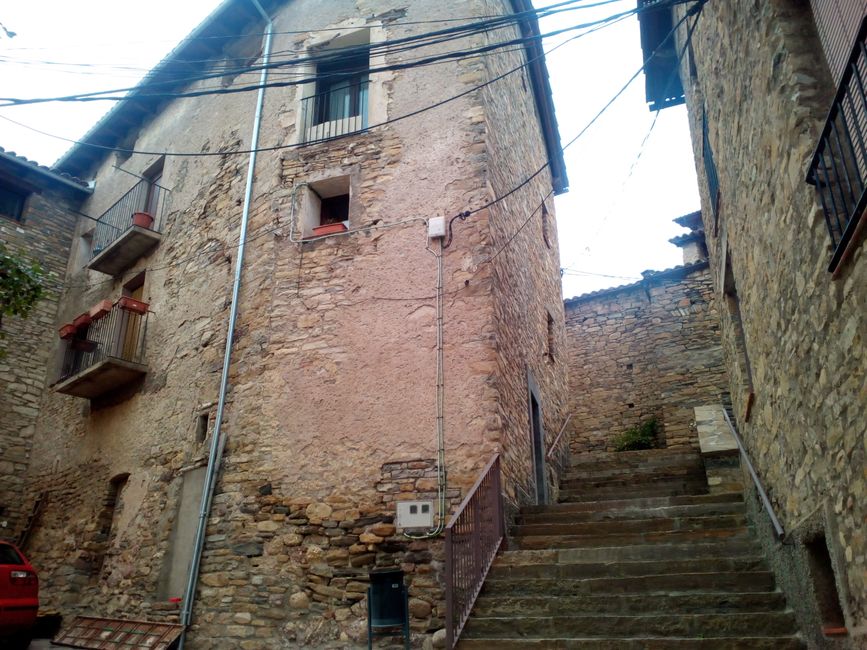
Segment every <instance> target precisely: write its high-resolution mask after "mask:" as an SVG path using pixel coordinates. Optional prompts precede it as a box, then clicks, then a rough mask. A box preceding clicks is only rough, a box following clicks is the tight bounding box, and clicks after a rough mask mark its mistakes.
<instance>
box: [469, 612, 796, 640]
mask: <svg viewBox="0 0 867 650" xmlns="http://www.w3.org/2000/svg"><path fill="white" fill-rule="evenodd" d="M795 629H796V628H795V617H794V615H793V614H792V613H791V612H749V613H740V612H738V613H724V614H718V613H714V614H658V613H657V614H645V615H641V616H618V615H608V616H599V615H596V614H589V615H574V616H496V617H472V618H470V620H469V621H468V622H467V625H466V627H465V628H464V632H463V636H464V637H465V638H468V639H471V638H473V637H476V638H488V639H491V638H516V637H517V638H520V637H543V638H545V637H567V638H568V637H569V636H585V637H605V636H633V635H636V636H637V635H641V636H650V637H653V636H673V637H690V636H694V637H702V638H709V637H733V636H738V635H744V636H749V635H753V634H757V633H758V634H761V635H764V636H787V635H791V634H792V632H793V631H794V630H795Z"/></svg>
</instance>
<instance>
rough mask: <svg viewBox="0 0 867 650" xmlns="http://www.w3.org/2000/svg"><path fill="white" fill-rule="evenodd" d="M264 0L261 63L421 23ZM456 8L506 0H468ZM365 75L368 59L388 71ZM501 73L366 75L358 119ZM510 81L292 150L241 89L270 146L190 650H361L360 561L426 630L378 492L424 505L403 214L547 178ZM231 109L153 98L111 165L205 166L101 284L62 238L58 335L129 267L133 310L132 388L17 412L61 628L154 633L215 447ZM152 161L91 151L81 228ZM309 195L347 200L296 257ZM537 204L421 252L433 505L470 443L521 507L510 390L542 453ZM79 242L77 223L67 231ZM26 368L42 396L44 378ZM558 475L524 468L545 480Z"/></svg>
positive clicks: (473, 65) (47, 581)
mask: <svg viewBox="0 0 867 650" xmlns="http://www.w3.org/2000/svg"><path fill="white" fill-rule="evenodd" d="M267 6H268V7H270V8H272V9H273V15H274V29H275V31H276V32H277V34H278V35H277V36H275V44H274V47H275V49H278V50H286V49H292V50H301V51H312V50H315V49H316V48H319V47H325V46H327V45H328V41H327V40H323V39H324V37H323V34H324V33H326V31H327V30H331V31H328V33H329V34H331V35H332V36H333V38H334V39H337V40H335V42H336V43H339V42H340V41H339V39H340V38H343V37H346V38H350V39H352V38H357V36H358V34H359V33H364V34H369V37H370V39H371V41H376V40H392V39H397V38H401V37H405V36H409V35H412V34H414V33H417V32H419V31H423V30H424V29H427V27H422V25H427V26H429V24H430V23H428V22H426V21H436V20H441V19H443V18H446V17H447V16H445V15H444V14H443V9H442V7H440V6H438V5H437V4H436V3H427V2H409V3H401V4H399V5H397V4H393V3H391V2H389V1H387V0H375V1H374V0H371V1H365V2H360V3H358V2H350V1H348V0H346V1H345V0H339V1H335V2H333V3H329V10H328V12H327V15H326V14H325V12H322V11H318V10H315V9H311V5H310V3H304V2H294V1H293V2H285V3H276V2H275V3H269V4H268V5H267ZM462 11H463V12H465V13H466V15H478V16H489V15H493V14H504V13H509V12H511V11H513V7H512V5H511V3H509V2H498V1H494V0H486V1H482V0H474V1H472V2H467V3H464V5H463V6H462ZM261 28H262V24H261V23H256V22H253V23H251V24H249V25H246V26H245V27H243V30H242V31H243V32H244V33H249V34H255V33H257V32H258V33H260V32H261ZM305 30H309V33H307V32H305ZM517 33H518V32H517V28H516V27H510V28H505V29H504V30H502V32H501V33H497V34H487V35H473V36H471V37H468V38H467V39H466V42H465V44H466V45H467V46H474V45H475V46H483V45H485V44H486V43H487V42H488V39H491V40H499V39H502V38H507V37H509V38H514V37H515V36H516V35H517ZM440 47H448V46H440ZM435 49H436V48H434V49H433V50H432V51H435ZM212 56H213V57H216V56H217V53H215V54H213V55H212ZM382 56H383V57H384V62H385V63H389V64H390V63H400V62H402V61H403V60H404V58H403V57H406V56H407V55H406V54H400V53H395V54H386V55H382ZM524 57H526V55H525V54H524V53H523V52H522V51H519V50H509V51H508V52H507V53H504V54H503V55H502V56H490V57H477V58H472V59H468V60H461V61H457V62H454V63H449V64H448V65H440V66H428V67H422V68H410V69H407V70H401V71H394V72H380V73H375V74H371V82H370V110H371V115H373V116H374V117H379V118H383V119H389V118H394V117H398V116H401V115H405V114H408V113H411V112H413V111H416V110H419V109H421V108H424V107H425V106H429V105H431V104H434V103H435V102H437V101H438V100H440V99H442V98H443V97H444V96H452V95H458V94H459V93H461V92H463V91H467V90H472V89H473V88H475V87H476V86H478V85H479V84H481V83H483V82H484V81H486V80H487V79H491V78H493V77H494V76H496V75H498V74H500V73H501V72H502V71H505V70H507V69H511V68H514V67H517V66H518V65H520V63H521V61H523V60H525V58H524ZM224 82H225V83H227V84H230V85H231V84H244V83H246V81H244V80H243V79H241V78H239V79H235V80H224ZM528 82H529V79H526V78H525V79H522V78H521V77H520V75H519V74H513V75H509V76H507V77H505V78H504V79H503V80H501V81H497V82H495V83H493V84H491V85H490V86H488V87H486V88H485V89H484V90H472V92H469V93H468V94H466V95H465V96H463V97H460V98H459V99H457V100H455V101H452V102H450V103H449V104H447V105H445V106H444V107H441V108H439V109H434V110H431V111H426V112H424V113H422V114H421V116H419V117H417V118H411V119H406V120H400V121H396V122H394V123H392V124H390V125H388V126H387V127H379V128H371V129H370V130H369V131H367V132H362V133H358V134H355V135H352V136H349V137H346V138H342V139H340V140H336V141H330V142H321V143H315V144H310V145H306V146H297V144H298V143H299V140H300V139H302V134H300V133H299V126H298V125H299V119H300V118H299V114H300V100H301V92H302V91H301V89H300V87H292V86H290V87H288V88H278V89H268V91H267V92H266V95H265V105H264V110H263V115H264V121H263V124H262V134H261V140H260V143H259V144H260V146H262V147H269V146H283V147H284V148H282V149H278V150H274V151H268V152H262V153H260V154H259V157H258V161H257V166H256V175H255V187H254V194H253V201H252V205H251V210H250V221H249V226H248V239H247V241H248V243H247V247H246V251H245V262H244V267H243V276H242V278H243V281H242V285H241V294H240V299H239V309H238V323H237V328H236V332H235V337H234V351H233V356H232V364H231V366H230V373H229V391H228V395H227V403H226V410H225V417H224V421H223V434H224V436H225V439H226V447H225V453H224V457H223V459H222V468H221V471H220V476H219V480H218V483H217V489H216V493H215V495H214V500H213V506H212V508H211V512H210V517H209V519H208V528H207V538H206V542H205V546H204V552H203V557H202V563H201V570H200V581H199V590H198V594H197V598H196V605H195V609H194V616H193V620H192V626H191V630H190V636H189V643H190V645H189V647H191V648H205V647H207V648H212V647H217V648H223V647H225V648H239V647H240V648H244V649H248V650H253V649H255V648H276V647H285V648H292V647H311V648H315V647H322V648H326V647H327V648H350V647H363V646H364V645H365V643H366V621H365V619H366V586H367V575H368V572H369V571H370V570H371V569H374V568H382V567H399V568H401V569H403V570H404V572H405V573H406V583H407V584H408V586H409V593H410V613H411V627H412V630H413V633H414V643H415V644H416V645H421V644H423V643H424V644H428V645H429V644H430V643H431V637H432V635H433V633H434V632H435V631H437V630H439V629H441V628H442V627H443V624H444V623H443V618H444V595H443V586H444V577H443V571H444V556H443V543H442V537H441V536H440V537H434V538H432V539H420V540H416V539H410V538H407V537H405V536H404V535H403V534H402V533H401V531H399V530H397V529H396V526H395V523H396V522H395V503H396V501H399V500H406V499H428V500H435V497H436V494H437V480H436V475H437V471H436V463H435V460H434V459H435V458H436V456H437V444H436V415H437V413H436V409H435V405H436V399H435V397H436V347H437V311H436V304H437V303H436V295H437V289H438V282H437V257H436V256H437V255H439V254H440V250H439V248H438V246H437V244H436V242H435V241H434V242H432V241H430V240H428V238H427V224H426V221H427V219H428V218H430V217H433V216H443V217H446V218H450V217H452V216H453V215H456V214H458V213H460V212H463V211H465V210H472V209H474V208H477V207H479V206H483V205H485V204H486V203H488V202H490V201H491V199H493V198H494V197H495V196H497V195H499V194H502V193H505V192H506V191H508V190H509V189H511V188H512V187H515V186H517V185H518V184H519V183H521V182H522V181H523V180H525V179H526V178H527V177H528V176H530V175H531V174H532V173H533V172H535V171H536V170H537V169H538V168H539V167H541V166H542V165H544V164H545V163H546V160H547V158H546V150H545V146H544V143H543V141H542V137H541V127H540V118H539V116H538V114H537V106H536V104H535V98H534V93H533V91H532V87H531V86H530V85H529V83H528ZM202 83H203V84H205V85H206V83H207V82H202ZM199 85H201V84H199V83H194V84H193V85H192V86H191V87H190V89H192V90H195V89H197V88H198V87H199ZM253 107H254V103H253V98H252V96H251V95H249V94H245V93H238V94H227V95H221V96H220V97H219V99H214V98H209V97H203V98H189V99H178V100H173V101H171V102H169V103H168V104H166V105H165V106H164V107H163V108H162V109H161V110H160V111H159V112H157V113H156V114H155V115H153V116H152V117H151V118H150V119H149V120H148V121H147V122H145V123H144V124H142V125H141V127H140V128H139V129H138V130H137V131H134V132H132V133H131V134H129V139H130V144H132V145H134V148H135V149H137V150H142V151H161V150H172V151H197V152H202V153H208V154H215V155H207V156H202V157H190V158H176V157H172V156H167V157H166V158H165V162H164V168H163V175H162V180H161V185H163V186H165V188H166V191H167V194H168V197H169V198H168V199H167V203H166V209H165V213H164V215H163V222H162V228H161V229H162V233H163V240H162V242H161V243H160V245H159V246H158V247H157V248H155V249H154V250H153V252H152V253H151V254H149V255H147V256H145V257H143V258H142V259H140V260H139V261H138V262H137V263H136V264H135V265H134V266H133V267H132V268H130V269H129V270H128V271H127V272H125V273H124V274H123V275H122V276H118V277H116V278H109V277H108V276H106V275H103V274H99V273H96V272H93V271H88V270H87V269H86V268H85V264H86V263H87V261H88V259H89V255H90V251H89V250H88V249H87V246H86V241H87V240H86V238H84V237H79V238H77V240H76V242H77V245H76V246H75V247H74V250H73V252H72V255H71V260H70V269H69V273H68V275H67V277H66V283H67V291H66V293H65V295H64V297H63V300H62V301H61V305H60V314H59V319H58V320H59V321H60V322H66V320H68V319H69V318H71V317H73V316H74V315H75V314H77V313H80V312H81V310H82V309H84V308H87V306H89V305H92V304H94V303H95V302H96V301H98V300H101V299H105V298H112V297H116V296H118V295H120V293H121V292H122V291H123V290H124V285H125V284H127V283H129V281H130V280H131V279H134V278H136V277H141V276H140V274H141V273H142V272H144V276H143V277H144V286H143V289H142V299H143V300H144V301H145V302H147V303H148V305H149V309H150V313H149V317H148V329H147V342H146V345H147V348H146V350H147V357H146V363H147V366H148V368H147V375H146V376H145V378H144V380H143V381H142V382H141V383H140V384H139V385H136V386H134V387H133V388H132V389H130V390H127V391H125V392H121V393H117V394H114V395H110V396H108V397H105V398H99V399H94V400H91V401H90V402H88V401H87V400H83V399H80V398H75V397H69V396H64V395H60V394H57V393H55V392H53V391H51V390H47V391H45V392H44V394H43V395H42V396H41V403H40V418H39V423H38V425H37V436H36V442H35V445H36V447H37V449H35V451H34V454H33V459H32V461H31V463H30V468H29V473H28V485H29V493H30V494H33V493H35V492H37V491H39V490H44V489H47V490H48V491H49V492H50V499H49V501H48V505H47V508H46V510H45V512H44V514H43V517H42V521H43V525H41V526H39V527H38V528H37V529H36V530H35V531H34V534H33V537H32V540H31V542H30V545H29V547H28V553H29V554H30V556H31V558H32V560H33V561H34V563H36V564H37V566H39V567H40V579H41V582H42V587H41V596H42V599H43V601H44V605H45V607H46V608H49V609H51V608H53V609H58V610H59V611H61V613H63V615H64V616H65V617H70V616H72V615H75V614H91V615H109V616H116V617H125V618H139V619H141V618H152V619H159V620H168V621H174V620H177V619H178V615H179V611H180V610H179V608H180V605H179V604H178V603H177V602H176V599H177V598H178V597H179V596H181V595H182V594H181V593H179V592H178V586H177V581H176V580H173V578H172V575H171V574H172V571H173V570H170V569H168V568H167V567H175V566H176V565H177V563H178V562H180V560H178V558H179V557H180V555H182V551H181V548H180V546H181V545H180V544H179V540H183V539H186V538H185V537H184V535H185V533H184V532H183V531H184V530H185V526H187V527H188V526H189V522H190V521H191V520H194V519H195V518H196V517H197V516H198V511H197V507H198V501H197V500H196V501H195V502H194V503H193V504H192V505H193V506H194V507H193V508H189V507H188V506H187V505H186V504H187V502H186V501H185V499H186V497H185V495H187V494H189V493H192V492H193V491H194V486H195V485H197V484H196V482H195V481H196V480H197V479H196V477H200V476H201V474H202V472H203V471H204V470H203V467H204V466H205V465H206V463H207V456H208V448H209V443H210V440H211V437H212V436H213V433H214V431H213V427H214V416H215V409H216V403H217V399H218V387H219V377H220V372H221V369H222V358H223V353H224V349H225V348H224V346H225V340H226V333H227V321H228V314H229V309H230V305H231V281H232V273H233V268H234V263H235V260H236V257H237V254H238V251H237V247H236V242H237V241H238V238H239V224H240V217H241V205H242V202H243V192H244V177H245V169H246V165H247V160H248V158H247V155H246V154H241V155H239V154H237V153H235V152H238V151H241V150H244V149H246V148H247V145H248V142H247V141H246V138H247V137H248V136H247V133H248V129H249V127H250V125H251V124H252V119H253ZM217 113H218V114H219V115H220V119H219V120H218V121H215V120H214V119H213V116H214V115H215V114H217ZM371 122H375V120H373V119H371ZM287 145H289V146H287ZM156 162H157V157H155V156H151V155H146V154H133V155H131V156H128V157H118V156H114V155H109V156H106V157H105V158H102V159H99V160H98V161H97V162H95V163H94V166H93V167H92V168H91V169H89V170H87V174H88V177H95V178H96V179H97V190H96V191H95V193H94V195H93V197H91V198H90V199H89V200H88V201H87V202H85V204H84V205H83V207H82V211H84V212H85V213H87V214H89V215H92V216H94V217H98V216H99V215H100V214H102V213H103V212H104V211H105V210H106V209H107V208H108V207H109V206H110V205H112V203H114V202H115V201H116V200H117V199H118V198H119V197H120V196H122V195H123V194H124V193H125V192H126V191H128V190H129V189H130V187H132V186H133V185H134V184H135V183H136V182H137V180H136V178H135V177H134V176H130V175H129V174H125V173H123V171H120V170H118V169H116V168H115V165H118V166H120V167H122V169H123V170H125V171H127V172H131V173H132V174H136V175H139V176H140V175H142V174H143V173H144V171H145V170H147V169H149V168H151V167H153V165H154V164H155V163H156ZM79 171H80V170H79ZM80 173H81V174H84V172H83V171H80ZM334 179H340V182H341V183H346V185H347V187H348V189H349V194H350V206H349V218H348V222H349V230H348V232H346V233H344V234H341V235H339V236H334V237H328V238H322V239H306V238H305V237H304V236H303V235H302V232H301V230H302V227H301V226H302V224H301V221H302V216H303V215H304V214H305V210H307V209H308V207H309V201H310V200H311V199H310V194H311V188H312V189H316V188H321V187H322V184H323V183H326V184H327V183H330V182H336V181H334ZM551 186H552V180H551V176H550V174H548V173H547V171H545V172H543V173H540V174H538V175H537V176H536V177H535V179H534V181H533V183H531V184H530V185H528V186H527V187H526V188H525V189H524V190H522V191H518V192H516V193H515V194H513V195H512V196H511V197H510V198H509V200H508V201H503V202H500V203H497V204H494V205H492V206H490V207H489V208H488V209H486V210H483V211H481V212H478V213H476V214H474V215H473V216H471V217H470V218H468V219H466V220H461V221H457V222H455V224H454V232H453V240H452V243H451V245H450V246H448V247H447V248H445V249H444V250H443V251H442V253H441V254H442V263H443V282H442V287H441V290H442V292H443V296H444V300H443V302H444V309H443V313H442V320H443V341H444V376H445V386H446V400H445V405H446V406H445V412H444V423H445V440H446V443H445V456H446V463H447V468H448V481H449V482H448V491H447V493H446V499H447V503H448V507H449V508H450V509H451V510H453V509H454V508H455V507H456V506H457V505H458V503H459V502H460V500H461V498H462V497H463V496H464V495H465V493H466V490H467V489H468V488H469V487H470V486H471V485H472V484H473V482H474V481H475V480H476V478H477V476H478V473H479V471H480V470H481V469H482V468H483V467H484V466H485V464H486V463H487V462H488V460H489V459H490V458H491V456H492V455H493V454H494V453H496V452H500V453H501V455H502V457H503V466H504V477H505V487H506V490H507V493H508V495H509V499H510V502H511V504H512V505H513V506H517V505H519V504H521V503H526V502H528V501H531V500H532V499H533V498H534V497H533V494H532V483H533V480H534V479H533V474H532V471H533V461H532V450H531V442H530V440H531V439H530V431H529V429H530V424H529V415H528V413H529V411H528V402H529V397H528V375H529V376H532V377H533V379H534V381H535V383H536V385H538V389H539V396H540V399H541V408H542V414H543V419H544V429H545V441H546V443H550V442H551V440H552V439H553V436H554V435H555V434H556V431H557V428H558V427H559V425H560V423H561V422H562V418H563V416H564V413H563V410H564V408H565V400H566V398H565V394H566V374H565V359H563V358H562V355H559V356H558V357H555V358H554V359H551V357H550V355H549V354H548V349H549V347H550V346H549V341H552V340H553V341H554V344H555V345H556V348H557V349H558V351H559V350H561V349H563V348H565V333H564V330H563V315H562V314H563V313H562V297H561V295H560V287H559V275H558V270H559V261H558V258H557V248H556V233H555V232H554V224H553V219H554V215H553V200H552V199H551V198H550V197H549V198H548V200H547V204H546V206H547V207H546V210H545V219H546V220H548V221H547V222H546V223H545V224H543V219H542V212H541V211H540V210H536V208H537V206H538V205H539V201H540V196H544V195H545V194H547V193H549V192H550V190H551ZM524 225H526V227H524ZM543 226H544V227H545V228H546V232H545V233H543ZM91 227H92V225H91V224H90V222H89V221H87V220H82V221H81V222H80V223H79V224H78V234H79V235H86V234H87V232H88V229H89V228H91ZM546 237H547V243H546ZM509 242H511V243H509ZM507 243H508V245H506V244H507ZM549 317H550V318H549ZM48 374H49V376H48V379H49V382H53V381H54V379H55V378H56V368H55V367H52V368H49V373H48ZM203 417H205V421H206V422H207V426H206V427H204V430H202V426H201V424H200V423H201V419H202V418H203ZM556 470H557V468H556V467H551V468H547V470H546V472H547V474H546V475H547V476H548V477H549V480H550V482H551V484H552V485H555V484H556V482H557V476H556ZM112 490H114V491H112Z"/></svg>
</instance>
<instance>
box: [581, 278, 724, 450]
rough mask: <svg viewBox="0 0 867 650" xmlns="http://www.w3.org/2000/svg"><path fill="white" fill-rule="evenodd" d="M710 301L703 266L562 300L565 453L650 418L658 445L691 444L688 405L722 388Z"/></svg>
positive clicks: (592, 446)
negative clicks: (566, 416) (565, 340)
mask: <svg viewBox="0 0 867 650" xmlns="http://www.w3.org/2000/svg"><path fill="white" fill-rule="evenodd" d="M717 302H718V301H717V299H716V297H715V295H714V290H713V282H712V280H711V277H710V272H709V271H708V268H707V264H706V263H699V264H697V265H692V266H690V267H686V268H685V269H684V270H683V271H678V272H676V273H675V274H674V275H671V274H659V275H657V276H649V277H647V278H646V279H645V280H643V281H641V282H639V283H637V284H635V285H630V286H628V287H623V288H619V289H611V290H606V291H602V292H598V293H597V294H588V295H586V296H579V297H578V298H573V299H571V300H567V301H566V332H567V335H568V363H569V381H570V384H569V390H570V401H569V410H570V412H571V413H573V417H572V420H571V421H570V424H569V432H570V434H571V438H570V448H571V450H572V453H584V452H588V451H614V440H615V438H616V437H617V436H618V435H620V434H621V433H623V431H625V430H626V429H628V428H630V427H633V426H636V425H637V424H639V422H641V421H643V420H646V419H648V418H650V417H655V418H656V420H657V422H658V424H659V425H660V433H659V443H660V444H663V445H665V446H668V447H677V446H684V445H688V446H692V447H696V448H698V438H697V437H696V434H695V428H694V426H693V419H694V418H693V408H694V407H695V406H698V405H702V404H707V403H719V402H720V393H722V392H725V391H726V390H727V379H726V375H725V368H724V365H723V357H722V344H721V341H720V332H719V314H718V311H717Z"/></svg>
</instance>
